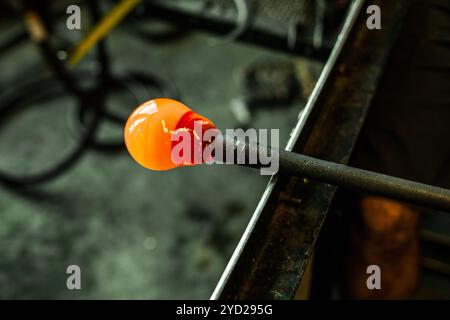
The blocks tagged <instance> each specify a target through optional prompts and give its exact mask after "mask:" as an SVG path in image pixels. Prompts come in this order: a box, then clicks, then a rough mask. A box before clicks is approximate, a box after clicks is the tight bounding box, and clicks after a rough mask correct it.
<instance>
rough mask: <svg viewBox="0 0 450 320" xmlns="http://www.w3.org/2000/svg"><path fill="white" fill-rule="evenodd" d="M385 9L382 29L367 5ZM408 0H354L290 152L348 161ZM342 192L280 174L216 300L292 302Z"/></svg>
mask: <svg viewBox="0 0 450 320" xmlns="http://www.w3.org/2000/svg"><path fill="white" fill-rule="evenodd" d="M370 4H376V5H379V6H380V7H381V9H382V13H383V15H382V29H381V30H369V29H368V28H367V26H366V18H367V15H366V10H365V9H366V7H367V6H368V5H370ZM406 10H407V0H398V1H392V0H377V1H365V0H355V1H353V3H352V6H351V8H350V10H349V14H348V16H347V18H346V21H345V23H344V25H343V28H342V32H341V34H340V36H339V38H338V40H337V42H336V44H335V47H334V49H333V51H332V53H331V55H330V57H329V59H328V61H327V63H326V65H325V67H324V69H323V71H322V74H321V76H320V78H319V80H318V82H317V84H316V87H315V89H314V91H313V93H312V95H311V97H310V98H309V101H308V104H307V106H306V107H305V109H304V110H303V111H302V112H301V113H300V117H299V121H298V123H297V126H296V127H295V129H294V130H293V132H292V134H291V138H290V140H289V142H288V144H287V146H286V149H287V150H292V151H295V152H299V153H303V154H307V155H310V156H314V157H318V158H321V159H325V160H328V161H333V162H337V163H343V164H346V163H347V162H348V160H349V157H350V155H351V152H352V150H353V147H354V144H355V142H356V139H357V137H358V135H359V132H360V129H361V127H362V124H363V122H364V119H365V117H366V114H367V110H368V108H369V105H370V103H371V100H372V98H373V96H374V94H375V91H376V89H377V84H378V82H379V80H380V77H381V75H382V72H383V68H384V65H385V62H386V60H387V57H388V54H389V52H390V51H391V48H392V46H393V44H394V42H395V39H396V36H397V34H398V31H399V30H400V28H401V25H402V21H403V17H404V14H405V13H406ZM336 190H337V187H335V186H331V185H328V184H323V183H316V182H310V181H307V180H305V179H301V178H298V177H292V176H286V175H279V176H274V177H272V179H271V180H270V182H269V184H268V186H267V188H266V190H265V192H264V194H263V196H262V198H261V200H260V202H259V204H258V206H257V208H256V210H255V212H254V214H253V216H252V217H251V220H250V222H249V224H248V226H247V228H246V230H245V232H244V234H243V236H242V238H241V240H240V242H239V243H238V245H237V247H236V249H235V251H234V253H233V255H232V257H231V259H230V260H229V263H228V265H227V267H226V269H225V271H224V273H223V274H222V277H221V279H220V280H219V283H218V284H217V287H216V288H215V290H214V292H213V294H212V296H211V299H291V298H293V297H294V295H295V293H296V290H297V287H298V285H299V283H300V282H301V280H302V276H303V274H304V271H305V268H306V266H307V263H308V261H309V259H310V257H311V254H312V250H313V248H314V245H315V242H316V240H317V238H318V236H319V233H320V230H321V228H322V226H323V224H324V221H325V219H326V216H327V212H328V210H329V208H330V205H331V202H332V200H333V198H334V195H335V193H336Z"/></svg>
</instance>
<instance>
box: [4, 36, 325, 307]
mask: <svg viewBox="0 0 450 320" xmlns="http://www.w3.org/2000/svg"><path fill="white" fill-rule="evenodd" d="M208 39H209V36H207V35H204V34H198V33H195V34H190V35H188V36H186V37H184V38H183V39H181V40H180V41H177V42H173V43H167V44H164V45H155V44H153V45H152V44H149V43H147V42H144V41H143V40H142V39H139V38H137V37H133V36H131V35H130V33H129V32H126V31H125V30H124V29H120V28H119V29H118V30H117V31H115V32H114V33H113V34H112V36H111V37H110V38H108V41H109V43H108V45H109V49H110V52H111V56H112V60H113V65H114V69H115V70H116V71H120V72H125V73H126V72H127V71H128V70H139V71H142V72H150V73H154V72H157V73H159V74H160V75H161V76H163V77H164V78H165V79H166V80H168V81H172V83H173V84H174V85H175V86H176V87H177V88H178V90H179V92H180V94H181V100H182V101H183V102H184V103H185V104H187V105H188V106H191V107H192V108H194V109H195V110H196V111H198V112H199V113H201V114H203V115H205V116H207V117H209V118H210V119H213V120H214V122H215V123H216V125H217V126H218V127H219V128H221V129H225V128H234V127H236V126H237V121H236V119H235V118H234V116H233V114H232V113H231V111H230V108H229V105H230V102H231V100H232V99H233V98H236V97H237V96H238V94H237V92H239V89H240V87H239V83H238V81H237V78H238V76H239V71H240V70H242V68H243V67H245V66H247V65H249V64H250V63H252V62H255V61H260V60H264V59H277V60H289V59H292V58H291V57H289V56H286V55H284V54H280V53H277V52H270V51H268V50H265V49H261V48H258V47H252V46H249V45H243V44H237V43H233V44H226V45H223V46H218V47H210V46H208V43H207V40H208ZM307 65H310V64H309V63H307ZM35 66H38V67H37V70H40V71H37V72H39V73H40V72H42V73H45V72H48V71H47V70H46V68H45V67H44V65H43V63H42V62H41V60H40V58H39V55H38V52H37V50H36V49H35V48H34V47H33V45H32V44H25V45H21V46H20V47H18V48H17V49H16V50H14V52H11V53H10V54H8V55H7V56H4V57H3V58H2V59H1V60H0V70H2V74H1V76H0V87H1V88H2V89H1V90H2V92H4V91H5V90H7V89H8V88H9V86H10V84H11V83H14V81H17V78H18V77H19V78H21V79H24V78H26V77H28V73H27V72H29V70H32V69H31V67H33V68H34V67H35ZM82 68H87V69H89V70H94V69H95V65H93V64H92V62H89V59H87V60H86V61H84V62H83V64H82ZM311 68H312V69H311V70H313V71H312V74H314V76H317V74H318V72H319V71H320V65H313V64H311ZM11 79H15V80H14V81H11ZM141 92H142V91H141ZM145 92H147V91H145V90H144V94H143V95H144V96H143V97H142V96H141V97H137V98H138V99H140V100H142V99H149V98H152V97H154V96H153V95H155V94H157V93H155V92H154V91H151V90H148V92H147V94H145ZM138 95H139V94H138ZM141 95H142V93H141ZM146 95H148V96H146ZM132 99H133V97H131V98H130V96H127V95H115V98H114V99H113V100H114V101H112V104H113V105H114V108H116V109H118V108H120V109H122V110H121V112H122V113H123V114H127V113H128V112H129V111H131V110H132V109H133V107H135V106H136V105H135V104H136V102H131V101H130V100H132ZM303 105H304V101H298V102H296V103H294V104H293V105H291V106H289V107H283V108H281V107H280V108H274V109H272V110H261V111H258V112H257V113H255V114H254V118H253V121H252V126H253V127H255V128H279V129H280V139H281V145H284V144H285V143H286V141H287V139H288V137H289V134H290V131H291V128H292V127H293V126H294V124H295V123H296V121H297V116H298V114H299V112H300V111H301V109H302V107H303ZM73 109H74V101H73V99H71V98H70V97H60V98H58V99H53V100H52V101H48V102H45V103H41V104H39V105H33V107H32V108H30V109H28V110H27V112H24V113H19V114H18V116H17V117H15V118H11V119H10V120H8V123H7V124H8V125H6V126H3V127H0V155H1V157H0V169H1V170H6V169H7V170H10V171H13V172H29V171H32V170H33V169H36V168H42V167H43V166H48V165H50V164H51V163H52V161H53V160H54V159H55V158H58V157H59V156H60V155H62V154H64V153H65V152H67V151H68V150H69V149H70V147H72V146H73V145H74V144H75V139H74V133H73V132H71V130H69V125H68V124H70V121H68V119H69V120H70V119H73V112H74V110H73ZM121 132H122V128H121V127H118V126H113V125H110V124H108V123H106V122H105V123H104V124H102V130H101V133H100V135H101V136H102V137H105V136H114V137H119V138H120V137H121V134H122V133H121ZM267 181H268V178H267V177H263V176H260V175H259V174H258V172H257V171H252V170H248V169H245V168H240V167H233V166H199V167H194V168H182V169H178V170H175V171H170V172H162V173H161V172H151V171H148V170H145V169H143V168H141V167H140V166H138V165H137V164H136V163H134V162H133V161H132V159H131V158H130V157H129V156H128V154H127V153H125V152H122V153H119V154H104V153H99V152H95V151H89V152H88V153H87V154H86V155H85V156H84V157H83V158H82V159H81V160H80V161H79V162H78V163H77V164H76V165H75V166H74V168H72V169H71V170H70V171H68V172H66V173H65V174H63V175H61V176H60V177H59V178H57V179H55V180H54V181H52V182H50V183H47V184H45V185H42V186H38V187H37V188H35V189H34V191H33V192H31V193H27V194H22V193H17V192H14V191H12V190H10V189H8V188H6V187H0V217H1V223H0V252H1V258H0V298H75V299H78V298H113V299H114V298H137V299H154V298H158V299H161V298H166V299H167V298H175V299H177V298H192V299H197V298H208V297H209V295H210V294H211V293H212V290H213V288H214V286H215V285H216V283H217V281H218V279H219V277H220V275H221V273H222V271H223V269H224V267H225V265H226V263H227V261H228V259H229V257H230V255H231V253H232V251H233V250H234V247H235V246H236V244H237V242H238V240H239V238H240V235H241V234H242V232H243V230H244V228H245V226H246V224H247V222H248V220H249V217H250V215H251V214H252V212H253V210H254V208H255V207H256V204H257V202H258V200H259V198H260V196H261V194H262V191H263V190H264V188H265V186H266V183H267ZM71 264H76V265H79V266H80V268H81V271H82V290H80V291H76V290H75V291H69V290H68V289H67V288H66V279H67V274H66V268H67V266H68V265H71Z"/></svg>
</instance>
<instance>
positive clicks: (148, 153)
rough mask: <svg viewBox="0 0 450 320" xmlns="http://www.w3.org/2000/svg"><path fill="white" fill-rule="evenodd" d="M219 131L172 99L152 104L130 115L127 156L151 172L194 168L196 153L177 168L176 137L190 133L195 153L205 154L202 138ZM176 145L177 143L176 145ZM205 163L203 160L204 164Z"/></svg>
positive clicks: (125, 135) (139, 108)
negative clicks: (199, 130) (209, 131)
mask: <svg viewBox="0 0 450 320" xmlns="http://www.w3.org/2000/svg"><path fill="white" fill-rule="evenodd" d="M194 123H197V124H200V128H201V130H202V131H201V133H200V134H199V133H198V132H197V130H195V131H194ZM207 129H216V127H215V125H214V124H213V123H212V122H211V121H210V120H209V119H207V118H205V117H203V116H201V115H199V114H197V113H195V112H193V111H192V110H191V109H189V108H188V107H187V106H185V105H184V104H182V103H181V102H178V101H176V100H172V99H166V98H159V99H153V100H149V101H147V102H145V103H143V104H141V105H140V106H139V107H137V109H136V110H134V112H133V113H132V114H131V115H130V117H129V118H128V121H127V123H126V124H125V131H124V138H125V145H126V147H127V149H128V152H129V153H130V154H131V156H132V157H133V158H134V160H136V161H137V162H138V163H139V164H140V165H142V166H143V167H145V168H147V169H151V170H158V171H160V170H169V169H173V168H176V167H179V166H186V165H194V164H196V163H195V161H194V152H192V153H191V154H192V157H191V159H190V161H187V162H183V163H180V164H176V163H175V162H174V161H173V160H172V148H173V146H174V141H173V136H174V135H176V134H178V133H180V132H188V133H189V134H190V136H191V140H190V141H191V143H192V146H191V148H192V151H194V150H196V148H197V146H199V147H200V148H201V150H200V151H202V150H203V149H204V148H205V146H206V144H207V142H204V141H203V134H204V132H205V131H206V130H207ZM175 143H176V142H175ZM204 161H206V159H203V158H201V162H204Z"/></svg>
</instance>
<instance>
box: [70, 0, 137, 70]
mask: <svg viewBox="0 0 450 320" xmlns="http://www.w3.org/2000/svg"><path fill="white" fill-rule="evenodd" d="M139 2H140V0H122V1H121V2H120V3H119V4H117V5H116V6H115V7H114V8H112V9H111V11H109V12H108V14H107V15H106V16H105V17H104V18H103V19H102V20H101V21H100V22H99V23H98V24H97V25H96V26H95V27H94V29H93V30H92V31H90V32H89V33H88V35H87V36H86V37H85V38H84V39H83V40H82V41H81V42H80V43H78V44H77V45H76V46H75V47H74V48H73V49H72V51H71V54H70V57H69V65H70V66H72V67H73V66H75V65H76V64H77V63H78V62H79V61H80V60H81V59H83V57H84V56H85V55H86V54H87V53H88V52H89V50H91V48H92V47H93V46H95V45H96V44H97V42H99V41H100V40H102V39H103V38H104V37H105V36H106V35H107V34H108V33H109V32H110V31H111V29H113V28H114V27H115V26H116V25H117V24H118V23H119V22H120V21H122V20H123V18H125V16H126V15H127V14H128V13H129V12H130V11H131V10H133V9H134V8H135V7H136V6H137V5H138V4H139Z"/></svg>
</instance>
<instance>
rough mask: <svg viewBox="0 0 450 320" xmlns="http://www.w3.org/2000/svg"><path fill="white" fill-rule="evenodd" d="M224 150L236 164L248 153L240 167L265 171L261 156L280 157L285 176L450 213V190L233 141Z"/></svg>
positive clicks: (230, 138) (225, 142) (229, 141)
mask: <svg viewBox="0 0 450 320" xmlns="http://www.w3.org/2000/svg"><path fill="white" fill-rule="evenodd" d="M224 148H225V154H226V153H227V152H234V153H235V158H234V159H235V160H236V159H237V158H236V156H237V154H238V153H240V152H244V153H245V159H246V163H237V162H235V163H237V164H239V165H244V166H247V167H253V168H255V167H257V168H260V167H262V165H261V162H260V160H259V159H260V158H261V155H268V156H271V157H272V159H276V158H277V156H278V159H279V170H280V172H282V173H289V174H293V175H296V176H300V177H304V178H308V179H311V180H316V181H320V182H325V183H329V184H332V185H337V186H341V187H345V188H349V189H353V190H358V191H364V192H368V193H371V194H376V195H381V196H385V197H388V198H392V199H397V200H400V201H406V202H409V203H411V204H416V205H420V206H424V207H428V208H433V209H438V210H443V211H446V212H449V213H450V190H447V189H443V188H439V187H434V186H430V185H426V184H423V183H419V182H414V181H410V180H405V179H401V178H396V177H392V176H388V175H384V174H380V173H377V172H372V171H367V170H363V169H358V168H353V167H349V166H346V165H343V164H339V163H333V162H329V161H325V160H320V159H316V158H313V157H309V156H305V155H302V154H298V153H294V152H289V151H285V150H279V149H274V148H270V147H265V146H261V145H257V144H253V143H250V144H249V143H243V142H241V141H236V140H235V139H234V138H232V137H226V138H225V139H224ZM250 155H254V156H255V155H256V157H255V158H257V163H256V164H248V163H247V162H248V161H247V160H248V159H250Z"/></svg>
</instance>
